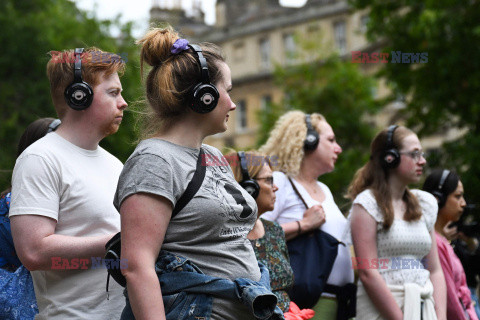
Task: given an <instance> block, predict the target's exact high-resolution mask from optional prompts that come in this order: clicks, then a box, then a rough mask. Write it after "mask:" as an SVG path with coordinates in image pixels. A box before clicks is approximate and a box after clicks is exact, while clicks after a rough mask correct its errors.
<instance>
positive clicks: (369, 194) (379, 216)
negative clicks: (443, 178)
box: [347, 126, 446, 320]
mask: <svg viewBox="0 0 480 320" xmlns="http://www.w3.org/2000/svg"><path fill="white" fill-rule="evenodd" d="M370 151H371V154H370V160H369V161H368V162H367V163H366V164H365V165H364V166H363V167H362V168H361V169H360V170H358V171H357V173H356V174H355V177H354V178H353V181H352V183H351V184H350V186H349V189H348V195H347V196H348V198H350V199H352V200H353V205H352V209H351V211H350V216H349V220H350V226H351V236H352V240H353V246H354V249H355V255H356V263H355V268H356V269H358V273H359V277H360V283H359V286H358V292H357V318H356V319H357V320H364V319H365V320H375V319H399V320H400V319H409V320H410V319H412V320H416V319H418V320H420V319H424V320H428V319H446V307H445V304H446V291H445V279H444V276H443V272H442V268H441V266H440V262H439V258H438V253H437V245H436V238H435V230H434V224H435V219H436V216H437V201H436V200H435V198H434V197H433V196H432V195H431V194H430V193H427V192H424V191H421V190H410V189H409V188H408V185H409V184H412V183H417V182H418V181H419V180H420V178H421V176H422V173H423V167H424V166H425V164H426V160H425V158H424V154H423V151H422V146H421V144H420V141H419V139H418V137H417V135H416V134H415V133H413V132H412V131H411V130H409V129H407V128H405V127H403V126H390V127H389V128H387V129H385V130H383V131H381V132H380V133H378V134H377V135H376V136H375V138H374V139H373V141H372V144H371V147H370Z"/></svg>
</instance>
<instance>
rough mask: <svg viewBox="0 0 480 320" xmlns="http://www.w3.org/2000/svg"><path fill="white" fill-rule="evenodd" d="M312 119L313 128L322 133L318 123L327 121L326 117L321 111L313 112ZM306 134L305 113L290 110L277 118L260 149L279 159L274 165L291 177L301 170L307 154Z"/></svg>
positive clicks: (276, 169) (276, 168)
mask: <svg viewBox="0 0 480 320" xmlns="http://www.w3.org/2000/svg"><path fill="white" fill-rule="evenodd" d="M311 121H312V126H313V128H314V129H315V130H317V131H318V133H319V134H320V131H319V128H318V124H319V123H320V121H326V120H325V117H324V116H323V115H321V114H319V113H312V114H311ZM306 136H307V124H306V122H305V113H304V112H302V111H299V110H295V111H289V112H287V113H285V114H284V115H283V116H281V117H280V118H279V119H278V120H277V122H276V123H275V126H274V127H273V129H272V131H271V132H270V135H269V138H268V140H267V142H266V143H265V144H264V145H263V146H261V147H260V149H259V151H260V152H262V153H264V154H266V155H269V156H275V157H276V158H277V159H278V161H276V164H277V165H275V166H274V167H273V169H274V170H275V171H282V172H284V173H285V174H286V175H288V176H290V177H295V176H296V175H298V173H299V172H300V166H301V164H302V161H303V157H304V156H305V151H304V149H303V145H304V142H305V138H306Z"/></svg>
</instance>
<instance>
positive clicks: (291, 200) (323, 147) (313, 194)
mask: <svg viewBox="0 0 480 320" xmlns="http://www.w3.org/2000/svg"><path fill="white" fill-rule="evenodd" d="M260 151H261V152H263V153H265V154H267V155H268V156H270V157H271V159H275V164H274V165H273V167H274V168H275V170H276V171H275V172H274V173H273V177H274V181H275V184H276V185H277V186H278V189H279V190H278V192H277V198H276V201H275V207H274V208H273V210H271V211H269V212H266V213H265V214H264V215H263V216H264V218H265V219H266V220H271V221H275V222H277V223H279V224H280V225H281V226H282V228H283V231H284V232H285V238H286V239H287V240H288V241H295V240H297V239H298V238H299V236H303V235H304V234H308V233H311V232H314V231H315V230H317V229H320V230H321V231H323V232H326V233H328V234H329V235H331V236H333V237H334V238H336V239H338V240H341V238H342V236H343V234H344V230H345V227H346V225H347V220H346V218H345V217H344V215H343V214H342V212H341V211H340V209H339V208H338V206H337V205H336V203H335V201H334V198H333V195H332V193H331V191H330V189H329V188H328V186H327V185H325V184H324V183H322V182H320V181H318V179H319V178H320V177H321V176H322V175H324V174H326V173H329V172H332V171H333V170H334V168H335V163H336V161H337V159H338V156H339V155H340V153H341V152H342V148H341V147H340V145H339V144H338V143H337V140H336V137H335V133H334V131H333V129H332V127H331V126H330V124H329V123H328V122H327V120H326V119H325V117H324V116H323V115H321V114H319V113H313V114H305V113H304V112H302V111H290V112H287V113H286V114H284V115H283V116H281V117H280V118H279V119H278V120H277V122H276V124H275V126H274V128H273V130H272V131H271V132H270V136H269V138H268V140H267V142H266V143H265V145H263V146H262V147H261V148H260ZM273 157H274V158H273ZM289 246H290V247H291V246H292V242H290V243H289ZM302 250H303V249H302ZM291 259H292V258H291ZM304 264H308V265H312V266H315V267H316V266H317V265H318V264H319V262H318V261H314V260H313V259H308V258H307V259H306V260H305V261H304ZM295 265H297V263H296V261H295ZM328 272H330V273H329V275H328V276H327V280H326V284H327V285H329V286H327V288H330V289H335V292H333V291H334V290H324V291H323V292H322V290H321V287H320V286H318V287H316V288H315V289H314V290H312V292H309V293H308V294H307V295H302V293H301V292H299V291H301V290H297V288H299V281H297V283H296V285H295V287H294V289H293V291H292V292H290V293H291V298H292V300H294V301H295V303H296V304H297V305H299V306H300V307H303V308H313V309H314V310H315V313H316V317H318V319H338V317H337V316H339V313H338V311H339V310H340V311H342V312H343V311H345V310H346V309H347V306H346V305H345V304H343V301H347V300H350V301H351V299H348V298H347V296H348V293H347V292H346V288H347V287H346V286H349V287H351V286H350V285H351V284H352V283H353V282H354V275H353V269H352V261H351V256H350V250H349V248H348V247H346V246H343V245H339V246H338V250H337V255H336V257H335V258H334V262H333V267H331V271H330V270H327V271H326V273H328ZM322 276H323V275H322ZM308 277H310V274H309V275H308ZM312 277H316V278H318V277H317V276H316V275H313V274H312ZM297 280H298V277H297ZM313 281H318V279H312V281H311V282H313ZM324 288H325V287H324ZM337 289H338V290H337ZM327 291H331V292H327ZM340 291H341V293H340Z"/></svg>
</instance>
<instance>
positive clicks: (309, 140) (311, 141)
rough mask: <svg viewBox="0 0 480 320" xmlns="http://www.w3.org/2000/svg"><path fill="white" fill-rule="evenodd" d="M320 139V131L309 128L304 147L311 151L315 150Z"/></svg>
mask: <svg viewBox="0 0 480 320" xmlns="http://www.w3.org/2000/svg"><path fill="white" fill-rule="evenodd" d="M319 141H320V137H319V136H318V132H317V131H315V130H309V131H308V132H307V136H306V137H305V142H304V145H303V147H304V149H305V150H308V151H311V150H315V149H316V148H317V146H318V143H319Z"/></svg>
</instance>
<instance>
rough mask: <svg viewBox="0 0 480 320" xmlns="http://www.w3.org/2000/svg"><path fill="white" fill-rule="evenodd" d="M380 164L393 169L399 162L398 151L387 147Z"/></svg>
mask: <svg viewBox="0 0 480 320" xmlns="http://www.w3.org/2000/svg"><path fill="white" fill-rule="evenodd" d="M382 164H383V166H384V168H387V169H394V168H396V167H398V165H399V164H400V153H399V152H398V150H397V149H388V150H386V151H385V152H384V154H383V156H382Z"/></svg>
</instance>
